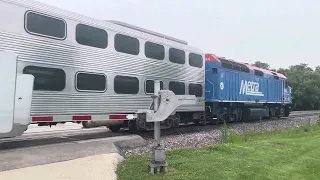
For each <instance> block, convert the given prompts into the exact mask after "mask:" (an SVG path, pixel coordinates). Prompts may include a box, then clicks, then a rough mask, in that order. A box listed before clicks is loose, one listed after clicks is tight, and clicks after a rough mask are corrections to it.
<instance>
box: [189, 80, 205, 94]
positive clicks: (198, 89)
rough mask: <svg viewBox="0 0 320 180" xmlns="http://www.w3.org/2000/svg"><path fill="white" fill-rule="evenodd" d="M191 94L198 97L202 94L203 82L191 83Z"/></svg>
mask: <svg viewBox="0 0 320 180" xmlns="http://www.w3.org/2000/svg"><path fill="white" fill-rule="evenodd" d="M189 94H190V95H195V96H196V97H201V96H202V85H201V84H192V83H191V84H189Z"/></svg>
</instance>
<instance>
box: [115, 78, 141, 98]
mask: <svg viewBox="0 0 320 180" xmlns="http://www.w3.org/2000/svg"><path fill="white" fill-rule="evenodd" d="M114 91H115V92H116V93H117V94H138V92H139V80H138V78H136V77H129V76H119V75H117V76H116V77H115V78H114Z"/></svg>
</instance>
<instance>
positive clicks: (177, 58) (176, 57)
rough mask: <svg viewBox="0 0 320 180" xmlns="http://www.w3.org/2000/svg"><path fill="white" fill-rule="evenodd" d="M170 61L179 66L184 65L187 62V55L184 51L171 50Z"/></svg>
mask: <svg viewBox="0 0 320 180" xmlns="http://www.w3.org/2000/svg"><path fill="white" fill-rule="evenodd" d="M169 61H171V62H173V63H177V64H184V63H185V61H186V54H185V52H184V51H182V50H180V49H176V48H170V49H169Z"/></svg>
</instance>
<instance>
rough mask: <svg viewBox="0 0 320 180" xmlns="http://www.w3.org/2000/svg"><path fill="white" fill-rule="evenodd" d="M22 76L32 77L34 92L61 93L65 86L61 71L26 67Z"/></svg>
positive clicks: (63, 74)
mask: <svg viewBox="0 0 320 180" xmlns="http://www.w3.org/2000/svg"><path fill="white" fill-rule="evenodd" d="M23 74H32V75H33V76H34V85H33V86H34V87H33V89H34V90H42V91H62V90H63V89H64V88H65V86H66V74H65V72H64V71H63V70H62V69H56V68H47V67H38V66H26V67H25V68H24V69H23Z"/></svg>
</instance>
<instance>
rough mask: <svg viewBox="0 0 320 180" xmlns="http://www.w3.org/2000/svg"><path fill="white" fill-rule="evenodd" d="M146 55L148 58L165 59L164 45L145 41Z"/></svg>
mask: <svg viewBox="0 0 320 180" xmlns="http://www.w3.org/2000/svg"><path fill="white" fill-rule="evenodd" d="M145 55H146V57H148V58H152V59H157V60H163V59H164V46H163V45H160V44H156V43H152V42H146V43H145Z"/></svg>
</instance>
